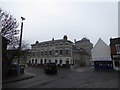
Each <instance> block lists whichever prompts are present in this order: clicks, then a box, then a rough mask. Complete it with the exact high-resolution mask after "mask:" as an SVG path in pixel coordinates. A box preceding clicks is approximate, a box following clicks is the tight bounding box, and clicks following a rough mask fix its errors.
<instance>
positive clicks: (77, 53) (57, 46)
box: [27, 35, 92, 66]
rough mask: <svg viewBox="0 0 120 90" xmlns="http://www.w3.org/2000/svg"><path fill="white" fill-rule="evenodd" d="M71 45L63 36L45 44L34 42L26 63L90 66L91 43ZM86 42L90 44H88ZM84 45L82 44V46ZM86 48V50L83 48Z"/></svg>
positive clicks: (83, 41)
mask: <svg viewBox="0 0 120 90" xmlns="http://www.w3.org/2000/svg"><path fill="white" fill-rule="evenodd" d="M86 40H87V41H85V39H84V40H83V39H82V40H81V42H79V41H77V42H75V43H73V42H72V41H70V40H68V37H67V36H66V35H64V37H63V39H58V40H54V38H53V39H52V40H51V41H45V42H40V43H39V42H38V41H36V43H35V44H32V45H31V47H32V48H31V50H30V51H29V55H28V57H27V58H28V60H27V63H28V64H29V65H44V64H45V63H47V62H55V63H56V64H57V65H58V66H70V65H73V64H74V65H79V66H88V65H90V58H91V52H90V50H91V48H92V43H90V41H89V40H88V39H86ZM88 42H89V43H90V44H88ZM83 43H84V44H83ZM85 47H86V48H85Z"/></svg>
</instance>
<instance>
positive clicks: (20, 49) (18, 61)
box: [18, 17, 25, 76]
mask: <svg viewBox="0 0 120 90" xmlns="http://www.w3.org/2000/svg"><path fill="white" fill-rule="evenodd" d="M21 19H22V22H21V33H20V43H19V48H18V50H19V53H18V76H19V75H20V51H21V43H22V32H23V20H25V18H24V17H21Z"/></svg>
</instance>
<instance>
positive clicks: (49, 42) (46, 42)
mask: <svg viewBox="0 0 120 90" xmlns="http://www.w3.org/2000/svg"><path fill="white" fill-rule="evenodd" d="M58 42H69V43H73V42H72V41H70V40H64V39H58V40H50V41H44V42H40V43H38V42H37V43H35V44H32V46H33V45H36V44H51V43H58Z"/></svg>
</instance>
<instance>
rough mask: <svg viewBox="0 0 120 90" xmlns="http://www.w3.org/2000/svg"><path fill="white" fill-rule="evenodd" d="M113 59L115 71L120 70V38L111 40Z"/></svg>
mask: <svg viewBox="0 0 120 90" xmlns="http://www.w3.org/2000/svg"><path fill="white" fill-rule="evenodd" d="M110 48H111V57H112V60H113V66H114V69H116V70H119V69H120V37H118V38H111V39H110Z"/></svg>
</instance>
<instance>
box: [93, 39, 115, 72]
mask: <svg viewBox="0 0 120 90" xmlns="http://www.w3.org/2000/svg"><path fill="white" fill-rule="evenodd" d="M91 52H92V62H93V63H94V69H96V70H111V69H113V62H112V59H111V53H110V47H109V46H108V45H107V44H106V43H105V42H104V41H103V40H102V39H101V38H99V40H98V42H97V43H96V45H95V46H94V47H93V49H92V50H91Z"/></svg>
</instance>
